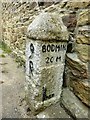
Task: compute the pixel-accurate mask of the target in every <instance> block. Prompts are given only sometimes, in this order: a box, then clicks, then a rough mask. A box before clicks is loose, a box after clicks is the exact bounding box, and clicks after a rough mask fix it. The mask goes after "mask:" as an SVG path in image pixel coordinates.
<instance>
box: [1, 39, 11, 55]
mask: <svg viewBox="0 0 90 120" xmlns="http://www.w3.org/2000/svg"><path fill="white" fill-rule="evenodd" d="M0 48H1V49H2V50H3V51H4V52H5V53H8V54H10V53H11V52H12V51H11V49H10V47H8V46H7V45H6V44H5V43H4V42H3V41H0Z"/></svg>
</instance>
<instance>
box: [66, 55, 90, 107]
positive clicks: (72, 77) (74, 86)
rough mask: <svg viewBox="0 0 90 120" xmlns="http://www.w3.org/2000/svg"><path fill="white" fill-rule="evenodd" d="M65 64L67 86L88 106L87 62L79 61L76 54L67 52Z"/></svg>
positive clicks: (89, 76)
mask: <svg viewBox="0 0 90 120" xmlns="http://www.w3.org/2000/svg"><path fill="white" fill-rule="evenodd" d="M66 65H67V69H66V82H67V83H66V84H67V86H68V87H69V88H70V89H71V90H72V91H73V92H74V93H75V95H76V96H78V97H79V98H80V99H81V101H82V102H83V103H85V104H86V105H88V106H90V97H89V96H90V80H89V78H90V75H89V72H88V64H87V63H83V62H82V61H80V59H78V57H77V55H76V54H73V55H72V54H67V61H66ZM72 66H73V67H72Z"/></svg>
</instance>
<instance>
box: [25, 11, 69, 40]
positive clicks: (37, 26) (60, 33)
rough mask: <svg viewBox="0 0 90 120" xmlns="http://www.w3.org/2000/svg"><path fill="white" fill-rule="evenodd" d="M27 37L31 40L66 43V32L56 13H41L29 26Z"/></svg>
mask: <svg viewBox="0 0 90 120" xmlns="http://www.w3.org/2000/svg"><path fill="white" fill-rule="evenodd" d="M27 36H28V37H29V38H33V39H39V40H41V39H43V40H53V39H54V40H58V41H59V40H61V41H62V40H63V41H68V31H67V28H66V26H65V25H64V24H63V22H62V19H61V16H60V15H59V14H58V13H45V12H42V13H41V14H40V15H39V16H37V17H36V18H35V20H34V21H33V22H32V23H31V24H30V25H29V27H28V32H27Z"/></svg>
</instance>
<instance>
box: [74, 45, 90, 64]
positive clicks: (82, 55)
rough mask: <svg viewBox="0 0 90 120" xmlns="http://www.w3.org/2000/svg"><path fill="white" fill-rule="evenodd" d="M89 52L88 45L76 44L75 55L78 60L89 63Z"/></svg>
mask: <svg viewBox="0 0 90 120" xmlns="http://www.w3.org/2000/svg"><path fill="white" fill-rule="evenodd" d="M89 50H90V45H87V44H76V52H77V55H78V57H79V59H80V60H81V61H83V62H89V61H90V56H89Z"/></svg>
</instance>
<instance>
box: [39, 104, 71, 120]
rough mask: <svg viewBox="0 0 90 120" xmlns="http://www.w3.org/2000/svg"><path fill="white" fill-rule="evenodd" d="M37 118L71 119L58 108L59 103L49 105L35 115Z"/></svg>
mask: <svg viewBox="0 0 90 120" xmlns="http://www.w3.org/2000/svg"><path fill="white" fill-rule="evenodd" d="M37 118H53V119H55V118H57V119H58V118H63V119H64V118H67V119H70V120H72V119H71V117H70V116H69V115H68V114H67V113H66V112H65V110H64V109H63V108H62V107H61V106H60V103H59V102H58V103H56V104H55V105H51V106H50V107H48V108H46V109H45V110H44V111H42V112H41V113H39V114H38V115H37Z"/></svg>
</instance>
